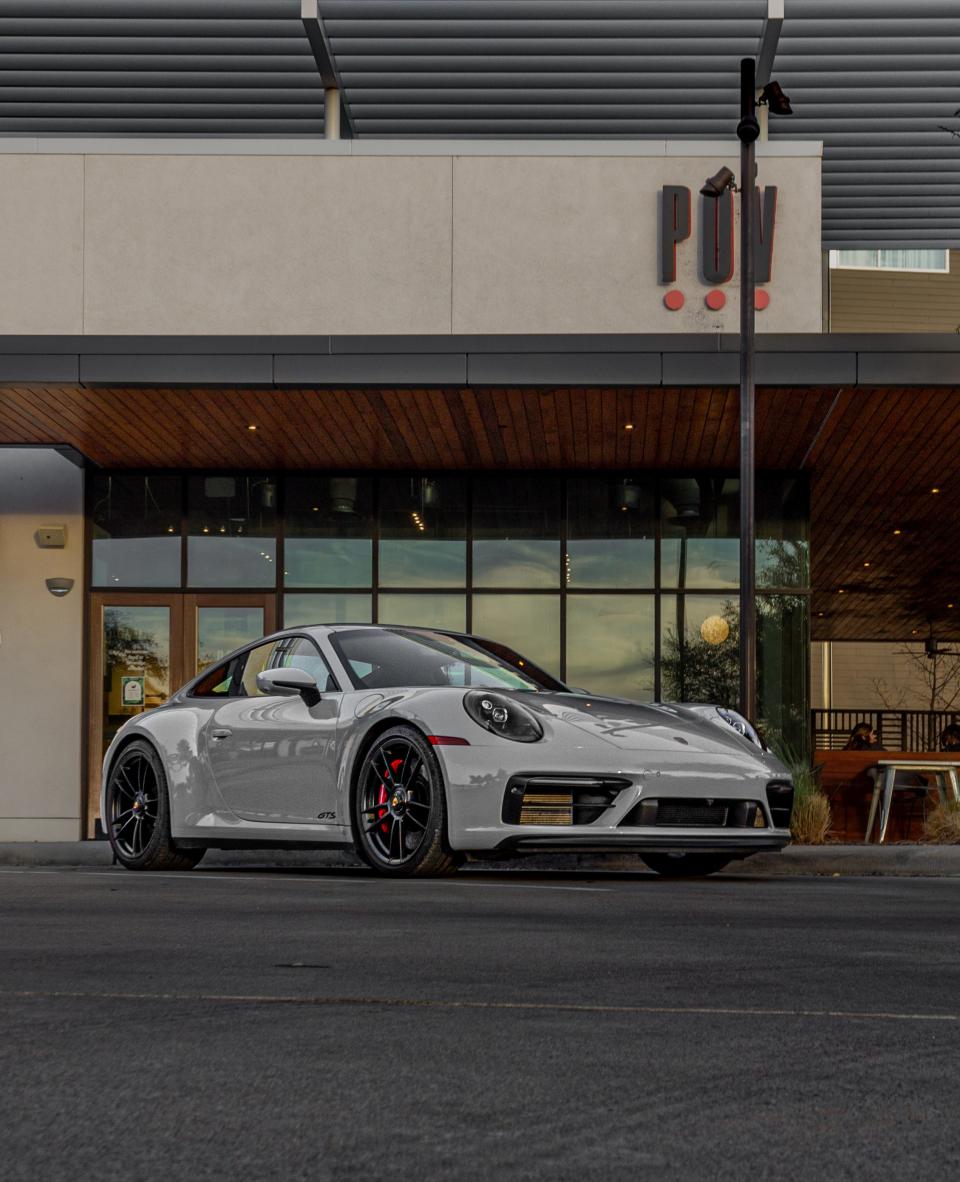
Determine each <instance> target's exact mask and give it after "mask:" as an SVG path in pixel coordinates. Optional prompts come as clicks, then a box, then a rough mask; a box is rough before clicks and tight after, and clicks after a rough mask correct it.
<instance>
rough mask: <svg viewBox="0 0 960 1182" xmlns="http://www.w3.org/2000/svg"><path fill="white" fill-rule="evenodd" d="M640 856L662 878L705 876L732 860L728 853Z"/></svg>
mask: <svg viewBox="0 0 960 1182" xmlns="http://www.w3.org/2000/svg"><path fill="white" fill-rule="evenodd" d="M640 858H641V860H642V861H644V862H646V864H647V865H648V866H649V867H650V869H651V870H653V871H654V872H655V873H657V874H659V875H660V876H661V877H662V878H704V877H706V875H708V874H716V872H717V871H718V870H722V869H723V868H724V866H726V865H727V863H728V862H730V861H732V859H731V858H729V857H727V856H726V854H641V855H640Z"/></svg>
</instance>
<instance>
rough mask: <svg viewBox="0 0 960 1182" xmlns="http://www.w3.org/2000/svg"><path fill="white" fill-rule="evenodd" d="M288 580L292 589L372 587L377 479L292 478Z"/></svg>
mask: <svg viewBox="0 0 960 1182" xmlns="http://www.w3.org/2000/svg"><path fill="white" fill-rule="evenodd" d="M284 527H285V528H284V534H285V537H284V554H283V572H284V574H283V581H284V585H285V586H287V587H370V586H371V585H372V582H373V540H372V539H373V480H372V479H371V477H369V476H345V475H341V474H339V473H335V474H333V475H327V476H312V475H311V476H288V477H287V481H286V506H285V521H284Z"/></svg>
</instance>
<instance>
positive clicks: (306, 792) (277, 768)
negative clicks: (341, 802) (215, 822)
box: [204, 636, 346, 825]
mask: <svg viewBox="0 0 960 1182" xmlns="http://www.w3.org/2000/svg"><path fill="white" fill-rule="evenodd" d="M288 666H297V667H299V668H305V669H307V670H308V671H309V672H310V673H311V674H313V675H314V676H315V677H316V679H317V685H318V687H319V689H320V691H321V693H322V694H323V697H322V698H321V699H320V701H319V702H318V703H317V704H316V705H314V706H308V705H307V704H306V702H304V700H303V698H301V697H300V696H299V695H297V696H296V697H288V696H280V695H267V694H263V693H261V691H260V690H259V689H258V688H257V674H258V673H259V672H261V671H262V670H263V669H268V668H284V667H288ZM342 696H343V695H342V694H341V693H340V691H339V686H337V684H336V681H335V680H334V678H333V675H332V674H331V672H330V669H329V667H328V666H327V664H326V662H325V661H324V659H323V657H322V656H321V654H320V651H319V649H318V648H317V647H316V645H315V644H314V643H313V641H312V640H310V638H309V637H306V636H303V637H283V638H281V640H279V641H273V642H270V643H268V644H263V645H258V646H257V647H256V648H253V649H250V650H249V651H248V653H247V654H246V659H245V661H244V663H243V668H242V671H241V670H238V671H237V672H236V673H235V675H234V684H233V685H232V687H231V692H230V695H229V696H228V697H225V698H223V699H221V700H220V701H219V702H218V704H217V705H216V707H215V708H214V710H213V712H212V714H211V716H210V718H209V719H208V721H207V723H206V725H205V727H204V731H205V743H204V746H205V749H206V754H207V759H208V761H209V766H210V770H211V772H212V774H213V778H214V780H215V782H216V785H217V788H218V789H219V792H220V795H221V796H222V798H223V800H224V803H225V804H226V805H227V807H228V808H229V809H231V810H232V811H233V812H235V813H236V814H237V815H238V816H240V817H243V818H244V819H246V820H250V821H257V822H260V823H262V824H267V825H269V824H273V825H285V824H301V825H302V824H313V825H317V824H318V823H319V824H327V825H338V824H339V825H343V824H346V819H345V818H342V817H338V816H337V791H336V789H337V754H336V752H337V720H338V716H339V712H340V703H341V700H342Z"/></svg>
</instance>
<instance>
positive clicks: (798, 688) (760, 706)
mask: <svg viewBox="0 0 960 1182" xmlns="http://www.w3.org/2000/svg"><path fill="white" fill-rule="evenodd" d="M809 649H810V611H809V600H808V599H807V597H806V596H805V595H759V596H757V718H758V720H759V724H760V729H761V731H762V732H763V736H764V738H765V740H766V741H767V742H768V743H770V744H771V745H773V746H774V747H777V748H781V749H782V747H783V745H784V744H785V745H786V746H787V748H789V749H791V750H792V751H795V752H797V753H798V754H799V755H801V756H803V755H805V754H806V753H807V750H808V748H809V745H810V730H809V724H808V715H807V702H808V701H809V685H808V658H809Z"/></svg>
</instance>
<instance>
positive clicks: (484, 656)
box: [331, 628, 558, 691]
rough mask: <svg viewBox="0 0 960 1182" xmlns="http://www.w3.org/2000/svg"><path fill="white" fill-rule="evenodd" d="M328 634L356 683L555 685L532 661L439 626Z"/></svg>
mask: <svg viewBox="0 0 960 1182" xmlns="http://www.w3.org/2000/svg"><path fill="white" fill-rule="evenodd" d="M331 640H332V643H333V645H334V647H335V648H336V650H337V653H338V654H339V656H340V659H341V660H342V661H343V663H344V665H345V666H346V668H347V669H348V670H349V672H350V676H351V678H352V680H353V683H354V685H355V686H356V688H357V689H382V688H386V687H395V686H430V685H455V686H465V685H476V686H490V687H491V688H492V687H495V686H499V687H500V688H501V689H519V690H531V691H533V690H540V689H556V688H558V687H557V683H555V682H546V683H545V682H541V681H540V680H539V679H538V678H537V676H536V673H535V672H534V670H535V668H536V667H535V666H534V667H533V668H532V669H530V670H529V671H528V670H521V669H519V668H517V667H515V666H512V665H510V664H508V663H507V662H506V661H503V660H499V659H498V658H497V657H495V656H494V655H493V654H492V653H489V652H486V651H485V650H483V649H481V648H479V647H477V646H475V645H473V644H471V643H469V642H468V640H467V639H465V638H461V637H455V636H446V635H444V634H442V633H439V632H407V631H402V630H400V629H396V630H394V629H387V628H383V629H373V628H371V629H358V630H356V631H349V632H337V633H335V634H334V635H333V636H332V638H331ZM518 660H519V659H518Z"/></svg>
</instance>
